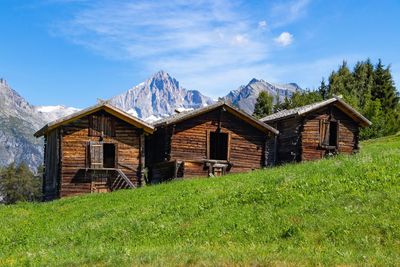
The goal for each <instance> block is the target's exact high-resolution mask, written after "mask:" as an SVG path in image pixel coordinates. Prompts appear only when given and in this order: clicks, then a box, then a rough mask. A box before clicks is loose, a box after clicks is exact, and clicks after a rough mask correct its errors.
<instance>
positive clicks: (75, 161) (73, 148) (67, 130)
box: [60, 111, 143, 197]
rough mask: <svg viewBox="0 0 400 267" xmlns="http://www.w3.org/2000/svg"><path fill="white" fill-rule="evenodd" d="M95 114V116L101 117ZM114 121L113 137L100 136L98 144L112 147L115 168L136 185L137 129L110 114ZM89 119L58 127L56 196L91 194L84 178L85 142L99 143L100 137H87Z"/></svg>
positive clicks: (138, 180) (138, 171)
mask: <svg viewBox="0 0 400 267" xmlns="http://www.w3.org/2000/svg"><path fill="white" fill-rule="evenodd" d="M101 113H102V112H101V111H100V112H98V113H96V114H101ZM107 116H108V117H109V118H111V119H113V120H114V121H115V125H114V127H115V136H114V137H112V136H107V135H105V136H104V137H103V140H102V142H104V143H113V144H115V145H116V152H115V153H116V154H117V155H116V158H117V165H118V166H117V167H118V168H119V169H121V170H122V171H123V172H124V173H125V175H126V176H127V177H128V178H129V179H130V180H131V181H132V183H134V184H135V185H137V186H140V185H141V183H142V182H143V181H142V179H141V171H142V169H141V153H140V145H141V140H140V139H141V136H142V137H143V133H142V130H141V129H138V128H136V127H134V126H133V125H130V124H128V123H126V122H124V121H122V120H120V119H119V118H116V117H114V116H112V115H110V114H108V115H107ZM89 118H90V116H86V117H83V118H80V119H78V120H75V121H73V122H71V123H69V124H67V125H64V126H61V127H60V130H61V133H62V134H61V136H62V137H61V140H62V142H61V151H62V152H61V187H60V197H65V196H72V195H77V194H82V193H90V192H91V183H90V180H88V179H87V178H86V176H85V168H87V167H88V153H89V151H88V143H89V142H90V141H92V142H99V141H100V140H101V137H99V136H89V131H90V127H89V126H90V125H89V124H90V122H89V121H90V119H89Z"/></svg>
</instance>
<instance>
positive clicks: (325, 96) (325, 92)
mask: <svg viewBox="0 0 400 267" xmlns="http://www.w3.org/2000/svg"><path fill="white" fill-rule="evenodd" d="M318 92H319V94H320V95H321V97H322V99H324V100H325V99H328V97H329V87H328V86H327V85H326V84H325V78H322V81H321V85H320V86H319V87H318Z"/></svg>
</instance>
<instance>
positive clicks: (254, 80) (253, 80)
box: [248, 78, 260, 85]
mask: <svg viewBox="0 0 400 267" xmlns="http://www.w3.org/2000/svg"><path fill="white" fill-rule="evenodd" d="M259 81H260V80H257V79H256V78H253V79H251V80H250V82H249V83H248V85H250V84H253V83H257V82H259Z"/></svg>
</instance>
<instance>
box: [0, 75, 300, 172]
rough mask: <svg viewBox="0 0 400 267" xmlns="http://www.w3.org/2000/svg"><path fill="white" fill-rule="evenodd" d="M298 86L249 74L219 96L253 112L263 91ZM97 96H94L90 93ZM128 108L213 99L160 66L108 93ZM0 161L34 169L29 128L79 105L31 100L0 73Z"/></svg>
mask: <svg viewBox="0 0 400 267" xmlns="http://www.w3.org/2000/svg"><path fill="white" fill-rule="evenodd" d="M296 90H301V89H300V87H299V86H298V85H296V84H294V83H291V84H282V85H280V84H273V83H268V82H266V81H264V80H257V79H252V80H251V81H250V82H249V83H248V84H247V85H243V86H240V87H239V88H238V89H236V90H233V91H231V92H230V93H229V94H228V95H226V96H225V97H222V99H223V100H225V101H229V102H231V103H232V104H234V105H236V106H238V107H239V108H240V109H242V110H244V111H246V112H247V113H249V114H251V113H252V112H253V110H254V104H255V102H256V99H257V96H258V94H259V93H260V92H261V91H266V92H268V93H269V94H271V95H273V96H274V99H276V98H277V97H279V98H280V99H283V98H284V97H285V96H286V97H290V96H291V95H292V94H293V92H295V91H296ZM94 97H96V96H94ZM109 102H110V103H111V104H113V105H115V106H117V107H119V108H121V109H123V110H125V111H126V112H128V113H130V114H132V115H134V116H137V117H139V118H142V119H144V120H146V121H149V122H152V121H155V120H157V119H160V118H163V117H167V116H169V115H171V114H173V113H174V112H175V110H176V109H180V110H182V109H183V110H184V109H196V108H199V107H203V106H207V105H210V104H212V103H214V102H215V100H213V99H212V98H210V97H208V96H205V95H203V94H201V93H200V92H199V91H197V90H188V89H185V88H183V87H182V86H180V84H179V82H178V81H177V80H176V79H175V78H173V77H171V76H170V75H169V74H168V73H167V72H165V71H159V72H157V73H155V74H154V75H152V76H151V77H150V78H149V79H147V80H146V81H144V82H142V83H140V84H138V85H136V86H134V87H132V88H131V89H129V90H127V91H126V92H124V93H122V94H119V95H117V96H115V97H112V98H110V99H109ZM0 107H1V109H0V166H4V165H7V164H10V163H11V162H16V163H20V162H26V163H27V164H28V166H29V167H30V168H31V169H32V170H36V168H37V167H38V166H39V165H40V164H41V163H42V161H43V140H42V139H36V138H34V137H33V133H34V132H35V131H37V130H38V129H39V128H41V127H42V126H43V125H44V124H46V123H47V122H50V121H53V120H55V119H58V118H61V117H63V116H66V115H69V114H72V113H74V112H76V111H78V110H79V109H77V108H72V107H65V106H62V105H55V106H34V105H31V104H30V103H29V102H28V101H26V100H25V99H24V98H23V97H22V96H21V95H19V94H18V93H17V92H16V91H15V90H13V89H12V88H11V87H10V86H9V85H8V84H7V82H6V81H5V80H4V79H0Z"/></svg>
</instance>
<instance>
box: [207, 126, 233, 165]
mask: <svg viewBox="0 0 400 267" xmlns="http://www.w3.org/2000/svg"><path fill="white" fill-rule="evenodd" d="M211 133H223V134H227V136H228V138H227V143H228V144H227V153H226V160H223V159H212V158H210V156H211V147H210V146H211ZM206 156H207V159H208V160H215V161H219V162H229V161H230V159H231V133H230V132H229V131H226V130H222V129H221V130H220V131H219V132H218V130H214V131H213V130H207V155H206Z"/></svg>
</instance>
